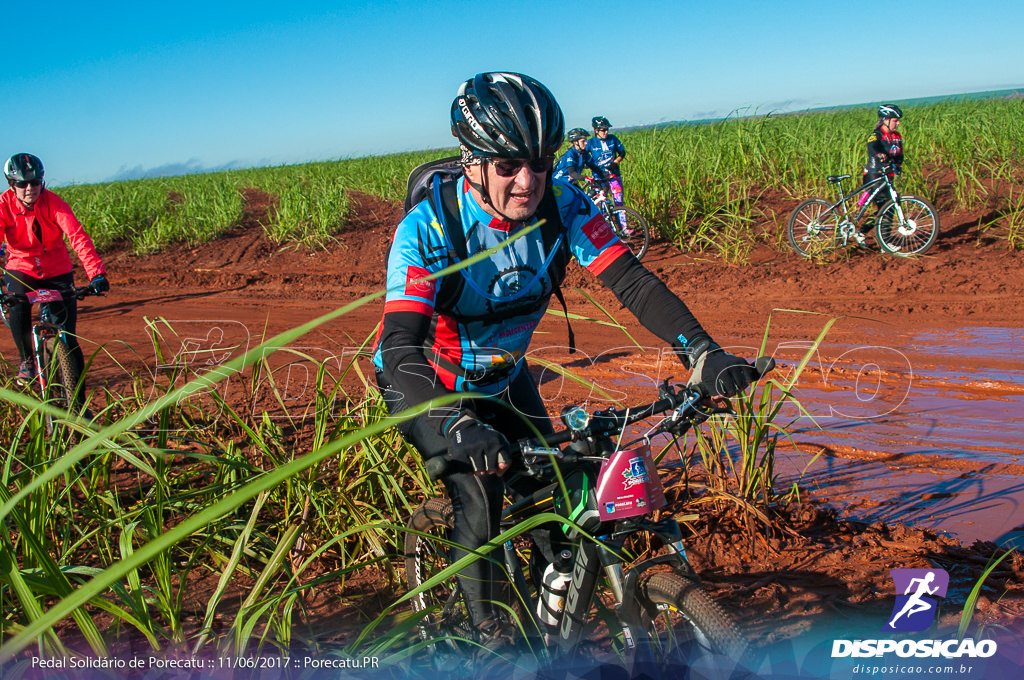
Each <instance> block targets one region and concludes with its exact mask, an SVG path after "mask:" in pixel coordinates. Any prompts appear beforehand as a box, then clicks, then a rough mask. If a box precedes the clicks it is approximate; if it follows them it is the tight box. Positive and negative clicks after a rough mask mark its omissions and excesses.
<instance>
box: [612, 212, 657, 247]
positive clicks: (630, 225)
mask: <svg viewBox="0 0 1024 680" xmlns="http://www.w3.org/2000/svg"><path fill="white" fill-rule="evenodd" d="M608 222H609V223H610V225H611V228H612V230H613V231H614V232H615V235H616V236H618V237H619V240H620V241H622V242H623V243H625V244H626V247H627V248H629V250H630V252H632V253H633V254H634V255H636V259H638V260H640V259H642V258H643V256H644V254H646V253H647V245H648V243H649V241H650V239H651V234H650V230H649V229H648V228H647V220H645V219H644V217H643V215H641V214H640V213H638V212H637V211H636V210H634V209H633V208H628V207H626V206H620V207H617V208H610V209H609V210H608Z"/></svg>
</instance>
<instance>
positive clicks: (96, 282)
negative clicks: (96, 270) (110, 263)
mask: <svg viewBox="0 0 1024 680" xmlns="http://www.w3.org/2000/svg"><path fill="white" fill-rule="evenodd" d="M89 288H90V289H91V290H92V292H93V294H94V295H99V294H100V293H106V292H107V291H108V290H110V282H109V281H107V276H106V274H97V275H96V276H94V277H92V281H90V282H89Z"/></svg>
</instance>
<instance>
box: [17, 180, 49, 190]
mask: <svg viewBox="0 0 1024 680" xmlns="http://www.w3.org/2000/svg"><path fill="white" fill-rule="evenodd" d="M42 183H43V180H41V179H27V180H22V181H19V182H11V184H13V185H14V186H16V187H18V188H19V189H24V188H25V187H37V186H39V185H40V184H42Z"/></svg>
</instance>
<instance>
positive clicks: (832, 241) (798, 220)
mask: <svg viewBox="0 0 1024 680" xmlns="http://www.w3.org/2000/svg"><path fill="white" fill-rule="evenodd" d="M831 208H832V204H831V203H829V202H828V201H826V200H825V199H823V198H809V199H807V200H806V201H804V202H803V203H801V204H800V205H798V206H797V207H796V209H795V210H794V211H793V214H792V215H791V216H790V218H789V223H788V224H787V225H786V236H787V238H788V239H789V245H790V247H792V248H793V250H795V251H796V252H797V253H799V254H800V255H802V256H803V257H807V258H812V259H813V258H816V257H821V256H822V255H825V254H826V253H828V252H830V251H832V250H834V249H835V247H836V246H837V245H838V238H839V224H840V219H839V215H838V213H837V211H835V210H830V209H831Z"/></svg>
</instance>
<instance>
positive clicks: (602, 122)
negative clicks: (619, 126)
mask: <svg viewBox="0 0 1024 680" xmlns="http://www.w3.org/2000/svg"><path fill="white" fill-rule="evenodd" d="M590 124H591V125H592V126H593V127H594V129H595V130H607V129H608V128H610V127H611V126H612V124H611V123H609V122H608V119H607V118H605V117H604V116H594V119H593V120H591V121H590Z"/></svg>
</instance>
